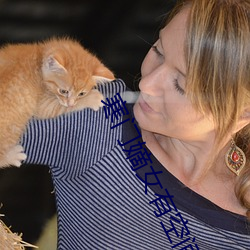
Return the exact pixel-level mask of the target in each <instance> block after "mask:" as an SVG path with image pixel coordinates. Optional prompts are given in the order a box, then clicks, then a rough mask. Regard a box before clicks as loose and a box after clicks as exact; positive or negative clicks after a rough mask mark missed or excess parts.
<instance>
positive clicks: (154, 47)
mask: <svg viewBox="0 0 250 250" xmlns="http://www.w3.org/2000/svg"><path fill="white" fill-rule="evenodd" d="M152 49H153V51H154V52H155V53H156V54H157V55H158V56H160V57H162V56H163V55H162V53H161V52H160V51H159V50H158V48H157V46H156V45H153V46H152Z"/></svg>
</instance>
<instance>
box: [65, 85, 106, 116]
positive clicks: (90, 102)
mask: <svg viewBox="0 0 250 250" xmlns="http://www.w3.org/2000/svg"><path fill="white" fill-rule="evenodd" d="M102 100H104V97H103V95H102V94H101V93H100V92H99V91H98V90H97V89H92V90H90V92H89V93H88V94H87V95H86V96H84V97H83V98H81V99H79V100H78V101H77V103H76V105H75V106H73V107H72V108H71V109H70V111H76V110H81V109H84V108H91V109H93V110H95V111H97V110H98V109H99V108H101V107H102V106H103V104H102V102H101V101H102Z"/></svg>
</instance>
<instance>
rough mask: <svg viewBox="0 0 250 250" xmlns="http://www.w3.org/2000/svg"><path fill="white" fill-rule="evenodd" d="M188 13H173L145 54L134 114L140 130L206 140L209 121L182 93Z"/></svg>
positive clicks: (209, 128) (211, 123)
mask: <svg viewBox="0 0 250 250" xmlns="http://www.w3.org/2000/svg"><path fill="white" fill-rule="evenodd" d="M188 13H189V9H188V8H186V9H184V10H182V11H181V12H180V13H179V14H178V15H177V16H175V17H174V18H173V19H172V21H171V22H170V23H169V24H168V25H167V26H166V27H165V28H164V29H162V30H161V32H160V35H159V39H158V40H157V41H156V43H155V44H154V46H153V47H152V48H151V49H150V50H149V52H148V54H147V55H146V57H145V59H144V61H143V64H142V67H141V75H142V78H141V81H140V84H139V88H140V91H141V92H140V96H139V98H138V100H137V102H136V104H135V106H134V114H135V117H136V119H137V121H138V123H139V125H140V127H141V128H142V129H144V130H147V131H151V132H153V133H157V134H161V135H165V136H169V137H173V138H177V139H181V140H206V138H207V136H211V133H212V134H213V135H214V123H213V120H212V119H211V117H210V118H209V117H204V116H203V115H202V114H201V113H199V112H197V111H196V110H195V109H194V107H193V106H192V104H191V101H190V100H189V99H188V98H187V96H186V94H185V73H186V65H185V60H184V41H185V33H186V22H187V16H188Z"/></svg>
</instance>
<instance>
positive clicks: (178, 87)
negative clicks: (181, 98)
mask: <svg viewBox="0 0 250 250" xmlns="http://www.w3.org/2000/svg"><path fill="white" fill-rule="evenodd" d="M174 87H175V89H176V90H177V91H178V92H179V93H180V94H181V95H184V94H185V90H184V89H183V88H182V87H180V85H179V83H178V81H177V80H176V79H175V80H174Z"/></svg>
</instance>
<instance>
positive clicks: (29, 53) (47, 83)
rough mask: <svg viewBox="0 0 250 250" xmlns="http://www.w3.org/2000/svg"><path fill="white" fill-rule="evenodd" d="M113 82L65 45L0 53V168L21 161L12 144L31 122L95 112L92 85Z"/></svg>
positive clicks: (76, 48)
mask: <svg viewBox="0 0 250 250" xmlns="http://www.w3.org/2000/svg"><path fill="white" fill-rule="evenodd" d="M105 79H106V80H107V79H108V80H112V79H114V75H113V73H112V72H111V71H110V70H109V69H107V68H106V67H105V66H104V65H103V64H102V63H101V62H100V61H99V59H97V58H96V57H95V56H94V55H92V54H91V53H90V52H88V51H87V50H86V49H84V48H83V47H82V46H81V45H80V44H79V43H77V42H75V41H73V40H70V39H52V40H49V41H46V42H43V43H38V44H18V45H7V46H5V47H3V48H2V49H0V93H1V98H0V168H1V167H7V166H9V165H13V166H20V165H21V161H22V160H24V159H25V158H26V155H25V154H24V153H23V148H22V147H21V146H20V145H17V143H18V140H19V138H20V136H21V134H22V132H23V131H24V129H25V126H26V124H27V122H28V121H29V119H30V118H31V117H33V116H34V117H37V118H42V119H44V118H52V117H55V116H58V115H60V114H63V113H66V112H69V111H75V110H80V109H83V108H87V107H88V108H92V109H94V110H98V109H99V108H100V107H101V106H102V103H101V100H102V99H103V96H102V94H101V93H100V92H99V91H98V90H96V89H93V88H94V87H95V86H96V83H97V82H98V81H99V82H100V81H104V80H105Z"/></svg>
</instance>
